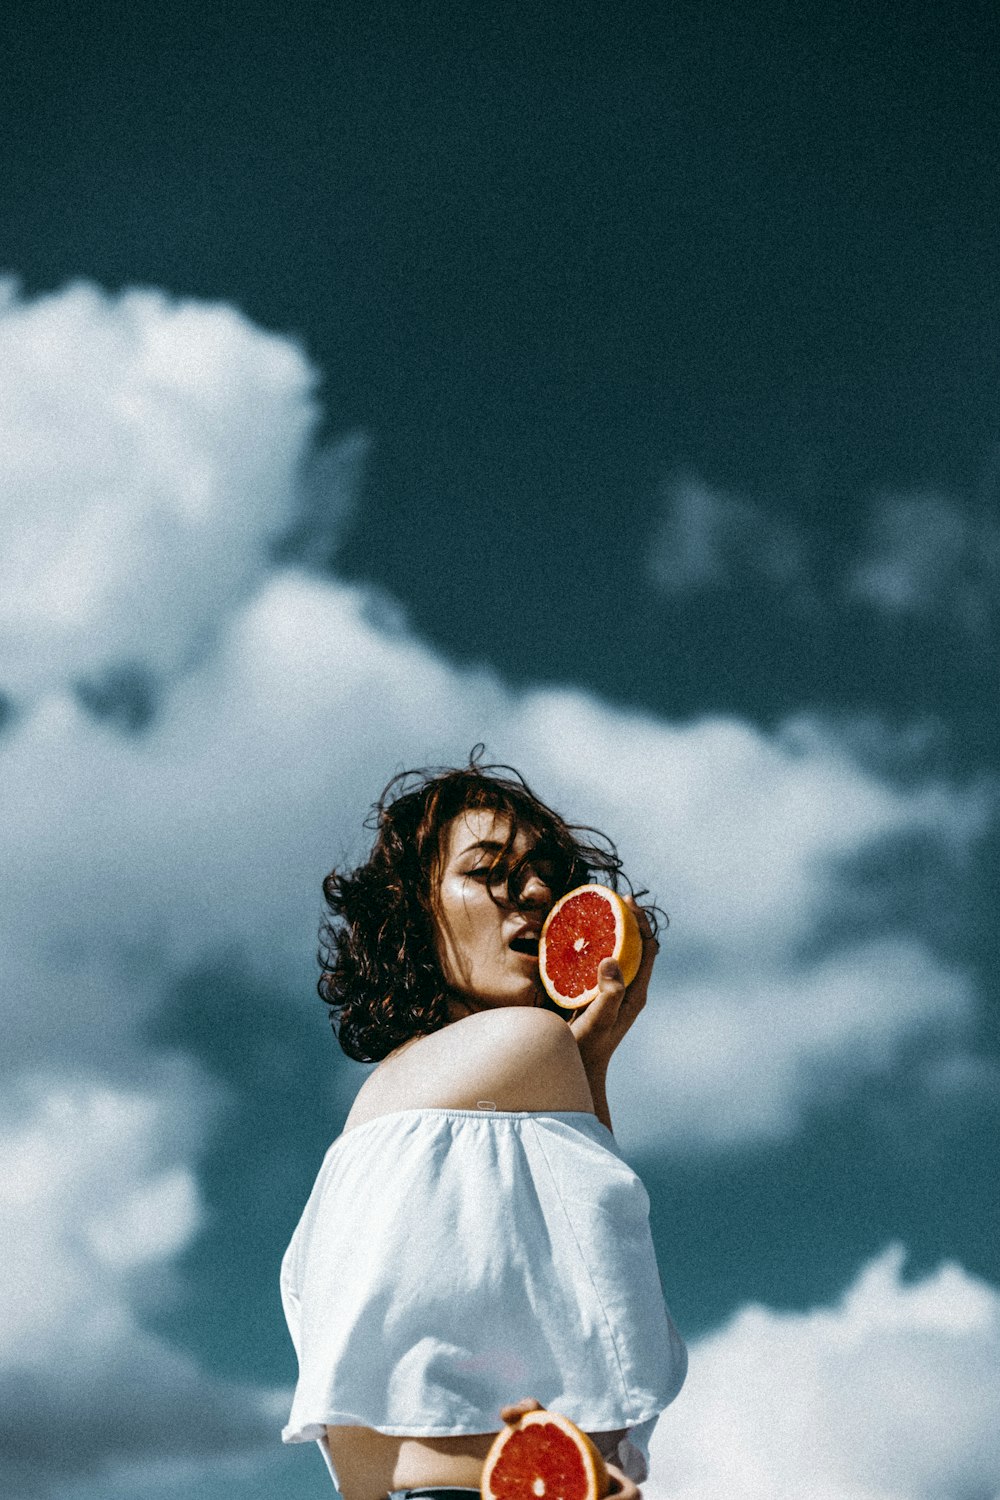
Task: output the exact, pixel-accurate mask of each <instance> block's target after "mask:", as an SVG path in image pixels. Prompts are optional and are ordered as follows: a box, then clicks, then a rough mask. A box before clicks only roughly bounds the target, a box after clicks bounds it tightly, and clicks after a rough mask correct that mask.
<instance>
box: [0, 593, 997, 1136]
mask: <svg viewBox="0 0 1000 1500" xmlns="http://www.w3.org/2000/svg"><path fill="white" fill-rule="evenodd" d="M479 738H485V739H486V740H487V742H488V744H489V746H490V748H491V751H493V752H494V753H496V754H498V755H500V756H501V757H504V758H508V759H511V760H512V761H513V762H514V763H515V764H517V765H520V766H522V767H523V768H524V770H525V772H526V773H527V774H528V776H529V778H530V779H531V780H532V781H533V782H534V783H536V784H537V787H538V789H539V790H540V791H541V793H542V794H543V795H545V796H547V797H548V798H550V800H552V801H553V802H554V803H555V804H556V805H558V806H560V807H562V808H563V809H565V810H566V811H567V813H568V814H569V815H570V816H573V817H575V818H578V819H580V820H584V821H590V822H595V823H597V824H598V826H604V827H607V828H608V829H610V830H613V831H614V833H615V834H616V835H617V836H618V837H619V839H620V843H621V848H622V852H623V854H624V856H625V858H626V868H627V869H628V871H629V872H630V873H631V874H632V875H633V878H634V879H635V880H636V881H641V882H642V883H643V884H645V885H648V886H650V887H651V888H652V889H653V891H654V892H655V893H656V894H657V895H658V896H659V897H660V899H661V900H662V901H663V902H664V903H665V904H666V905H667V907H668V908H669V910H670V913H671V917H672V922H673V925H672V928H671V931H670V934H669V937H668V940H667V943H666V945H665V951H664V955H663V958H662V959H661V965H660V973H661V975H662V980H661V983H660V986H659V987H658V989H657V991H656V993H655V995H654V998H653V1001H652V1002H651V1004H650V1007H649V1009H648V1012H647V1016H646V1017H644V1018H643V1022H642V1023H641V1026H642V1031H643V1035H644V1036H645V1038H646V1043H647V1047H648V1055H649V1056H650V1057H652V1056H653V1055H654V1054H656V1055H661V1056H666V1055H668V1054H671V1053H673V1051H674V1049H675V1048H676V1049H677V1052H678V1055H683V1056H684V1057H685V1059H686V1060H687V1062H688V1064H689V1068H690V1071H689V1072H688V1073H687V1074H686V1075H685V1082H684V1087H683V1089H681V1090H680V1094H682V1095H683V1097H684V1098H685V1100H687V1101H688V1105H689V1106H690V1110H689V1121H690V1122H691V1123H690V1124H689V1128H688V1129H687V1131H686V1132H685V1139H686V1140H687V1141H688V1142H689V1143H690V1142H691V1141H692V1140H694V1139H696V1138H698V1137H699V1136H700V1135H701V1136H703V1137H704V1138H707V1139H709V1140H711V1141H712V1142H717V1141H718V1139H719V1132H720V1129H723V1128H724V1134H725V1135H726V1136H727V1138H734V1137H735V1136H736V1135H737V1134H738V1132H739V1129H740V1128H743V1129H745V1130H747V1131H748V1132H749V1134H750V1135H753V1134H754V1133H757V1132H763V1133H765V1134H773V1133H774V1132H775V1131H776V1130H778V1129H780V1128H785V1129H789V1128H793V1127H794V1124H795V1123H796V1122H797V1120H798V1119H799V1118H800V1113H801V1109H802V1108H803V1107H804V1106H805V1105H806V1104H807V1103H808V1100H809V1099H810V1097H812V1096H813V1095H816V1094H819V1095H822V1094H823V1093H824V1091H825V1089H826V1088H827V1087H828V1085H829V1083H830V1081H831V1079H834V1080H840V1079H842V1078H843V1076H844V1074H845V1071H850V1069H851V1068H852V1067H857V1068H858V1069H860V1070H861V1071H862V1073H863V1072H865V1071H870V1070H872V1069H873V1068H874V1069H875V1070H880V1069H885V1068H887V1067H889V1066H891V1062H892V1059H893V1058H894V1057H895V1056H897V1055H898V1052H899V1049H900V1048H901V1047H902V1045H903V1044H904V1042H905V1041H906V1040H907V1039H913V1038H915V1037H920V1036H923V1035H926V1034H927V1032H928V1030H929V1028H931V1027H937V1028H938V1029H939V1030H941V1031H944V1032H945V1033H950V1034H951V1036H952V1038H953V1039H955V1038H957V1037H959V1036H960V1034H961V1031H962V1027H963V1025H964V1023H965V1022H966V1020H967V1018H968V1015H969V1010H970V1005H971V1001H970V994H969V985H968V981H967V980H966V979H964V978H963V977H962V976H960V975H955V974H952V973H948V972H945V971H944V970H943V969H941V968H940V966H936V965H935V962H934V959H933V957H932V956H931V955H929V954H927V953H926V952H924V951H923V950H922V949H918V948H916V947H915V946H914V945H913V944H912V943H911V942H909V941H908V940H904V938H902V937H901V936H899V935H892V934H885V935H884V940H883V942H882V944H881V946H880V945H879V944H878V943H875V944H874V946H870V947H869V948H867V949H864V950H861V951H858V950H855V949H852V947H851V946H850V944H848V945H846V946H843V947H842V948H841V949H838V948H832V949H831V947H830V945H829V942H827V943H826V945H825V946H824V947H821V948H820V949H818V950H817V951H815V952H813V949H815V947H816V941H817V934H818V933H819V932H820V931H821V929H822V927H823V925H824V924H826V925H827V926H830V925H831V924H832V925H834V926H835V925H836V923H837V918H838V914H840V915H841V916H842V917H849V916H850V915H851V907H852V902H853V901H854V900H855V897H854V895H853V891H852V885H851V877H850V874H849V872H848V871H846V869H845V865H844V861H845V860H846V859H848V857H849V856H852V855H855V854H857V853H858V852H859V851H862V850H864V849H866V848H870V847H874V846H878V844H879V843H880V842H882V841H885V840H887V839H891V838H894V837H900V836H903V835H907V834H921V835H922V836H924V837H926V838H927V839H929V840H931V841H932V843H933V844H934V845H935V846H936V847H937V850H938V854H937V857H938V859H939V861H940V862H941V863H942V866H943V867H945V868H947V867H948V866H949V863H950V861H951V860H952V858H953V857H954V856H955V855H957V854H961V852H962V851H963V850H965V849H966V848H967V847H968V846H969V844H970V842H971V841H972V840H973V839H974V838H975V837H976V835H977V834H978V833H979V832H980V831H981V829H982V827H983V826H984V824H985V823H986V822H987V820H988V817H989V814H990V802H989V798H988V796H987V795H986V793H984V792H981V791H960V790H956V789H954V788H951V787H949V786H947V785H945V784H943V783H939V782H932V783H930V784H928V785H925V786H919V785H918V786H916V787H908V788H901V787H899V786H894V785H892V784H891V783H889V782H886V781H884V780H882V779H880V778H879V777H878V776H877V775H875V774H874V773H873V772H871V771H867V770H864V769H862V768H861V767H860V766H859V765H858V764H857V763H856V762H854V761H853V760H852V759H851V757H850V755H849V753H848V752H847V751H846V750H844V748H843V747H842V746H841V745H840V744H839V743H838V741H837V739H836V737H835V736H832V735H830V734H825V733H824V732H823V730H822V728H821V727H820V726H818V725H815V724H813V725H804V724H800V725H791V726H788V727H786V729H785V730H784V731H782V732H780V733H778V734H776V735H766V734H764V733H762V732H759V731H756V730H753V729H751V728H750V727H749V726H747V725H744V724H740V723H737V722H733V721H713V720H708V721H703V722H700V723H696V724H691V725H687V726H683V727H679V728H678V727H674V726H671V725H667V724H664V723H662V722H658V721H656V720H654V719H651V718H648V717H641V716H638V715H627V714H623V713H622V712H621V711H619V710H615V709H612V708H610V707H608V706H606V705H602V704H600V703H598V702H596V701H595V700H593V699H592V698H589V697H588V696H586V695H584V694H581V693H569V692H565V693H550V692H544V693H542V692H539V693H529V694H526V695H517V694H512V693H510V692H509V691H508V690H506V689H504V688H503V687H502V686H501V685H500V684H498V682H497V681H496V680H495V679H494V678H492V677H491V676H490V675H489V674H486V673H483V672H466V673H462V672H456V671H455V670H453V669H452V668H450V667H448V666H446V665H445V664H444V663H442V662H441V661H440V659H439V658H437V657H436V656H435V655H434V653H433V652H431V651H430V650H429V649H427V648H426V647H423V646H421V645H419V644H417V643H416V642H414V641H413V640H412V639H410V638H408V637H407V636H405V635H400V634H390V633H388V632H386V631H385V630H384V629H382V628H381V627H379V626H378V625H375V624H372V623H371V622H370V621H369V620H368V619H367V618H366V611H365V596H364V594H363V593H362V592H360V591H356V590H347V589H344V588H342V587H338V586H336V585H334V584H332V583H329V582H324V581H322V580H320V579H317V578H311V577H309V576H307V575H305V574H302V573H298V572H285V573H277V574H273V575H272V576H271V577H270V579H269V580H268V582H267V584H266V586H265V587H263V588H262V589H261V590H260V591H259V592H258V594H257V595H256V596H255V597H254V598H253V599H252V600H251V601H249V602H248V603H247V605H246V606H245V607H244V608H243V609H242V610H241V611H238V612H236V613H235V614H233V615H232V617H231V619H230V622H229V625H228V627H227V631H226V634H225V636H224V638H223V640H222V642H221V644H220V649H219V651H218V652H217V654H216V656H215V657H214V658H213V659H212V660H211V661H210V662H206V663H205V664H203V665H202V667H201V668H199V669H197V670H195V671H192V672H189V673H188V674H187V675H186V676H185V678H184V679H183V681H182V682H180V683H178V684H177V685H176V686H175V689H174V691H173V693H172V695H171V698H170V701H169V705H168V707H167V708H166V709H165V711H164V713H163V715H162V718H161V720H160V722H158V723H157V724H156V725H155V726H154V727H153V729H152V730H151V731H150V732H149V733H148V734H147V735H146V736H144V737H143V738H142V739H140V740H137V739H135V738H132V737H125V736H122V735H119V734H117V733H115V732H114V731H113V730H112V729H111V728H109V727H108V726H106V725H99V724H94V723H93V722H92V721H90V720H89V719H88V718H87V716H86V715H85V714H84V713H83V712H82V710H80V709H79V708H78V707H76V706H74V705H72V704H68V703H66V702H65V701H60V700H55V699H53V700H50V702H49V703H48V704H47V705H45V706H44V707H43V708H42V709H40V710H39V711H38V712H37V713H36V714H35V715H34V716H33V717H31V718H29V719H28V720H26V721H25V722H24V723H23V724H22V725H21V727H20V728H19V729H18V730H17V731H16V732H15V733H14V734H13V735H11V736H10V737H9V738H8V743H7V748H6V753H5V773H6V775H5V789H6V797H7V798H8V799H9V809H10V816H9V822H8V824H7V831H6V835H5V843H6V852H7V856H8V860H9V861H10V863H11V865H12V867H15V868H17V869H18V870H19V872H20V878H19V881H18V882H17V883H16V884H12V885H10V886H7V887H5V888H4V889H2V890H0V928H2V929H3V930H5V931H6V932H7V933H8V934H9V935H10V936H9V937H8V940H7V941H8V946H9V948H10V950H11V951H12V952H13V953H14V954H16V955H17V956H18V965H19V970H20V972H21V974H22V976H23V983H22V990H21V994H20V996H19V997H18V999H17V1000H16V1001H15V1000H13V999H12V998H8V1001H7V1003H8V1004H9V1005H11V1006H12V1009H13V1016H12V1022H11V1033H12V1037H13V1038H14V1039H15V1040H16V1038H17V1036H18V1032H19V1029H20V1032H21V1034H22V1036H23V1039H24V1040H23V1045H24V1048H25V1050H27V1049H29V1048H30V1045H31V1038H32V1036H35V1035H37V1030H36V1029H35V1028H37V1027H38V1026H39V1025H41V1024H46V1025H48V1026H49V1027H50V1028H51V1026H52V1020H51V1019H48V1020H46V1021H45V1022H44V1023H43V1021H42V1018H43V1017H48V1018H52V1017H54V1016H55V1015H56V1014H59V1015H60V1016H61V1017H63V1019H62V1020H61V1023H60V1032H61V1036H60V1040H59V1042H58V1043H56V1044H55V1045H57V1046H60V1047H62V1048H64V1049H66V1052H67V1053H72V1054H74V1055H77V1056H85V1057H90V1058H92V1059H96V1057H97V1056H98V1055H99V1054H100V1051H101V1050H102V1049H105V1048H106V1046H107V1041H108V1037H109V1035H114V1034H116V1033H115V1029H116V1028H117V1039H118V1045H119V1050H123V1049H124V1046H125V1043H126V1042H127V1038H128V1035H129V1034H130V1032H131V1033H132V1034H133V1035H134V1034H135V1029H136V1028H137V1027H138V1026H139V1025H140V1023H141V1022H142V1020H143V1019H144V1017H146V1016H148V1015H149V1013H150V1011H151V1010H152V1009H155V1007H156V1005H157V1003H158V1000H159V995H160V993H161V988H160V987H161V986H162V983H163V982H164V980H165V979H166V978H169V977H170V976H171V975H173V974H174V973H176V972H177V971H178V970H180V969H183V968H184V967H186V966H188V965H190V964H193V963H195V962H197V961H198V960H199V959H201V958H203V957H204V956H205V955H206V954H210V953H212V952H217V951H219V950H221V949H226V950H227V951H229V952H234V953H237V954H239V955H240V959H241V961H242V962H244V963H245V964H246V965H247V967H248V968H249V969H250V970H256V971H257V972H258V973H260V974H263V975H264V976H266V977H268V978H270V979H272V980H278V981H280V982H282V983H285V984H287V985H289V986H291V987H294V988H297V989H298V990H299V992H300V993H301V994H302V995H303V997H304V998H305V997H307V996H308V997H310V998H311V995H312V983H313V977H314V976H313V968H312V964H313V940H314V935H315V923H316V919H317V916H318V910H319V879H320V877H321V875H322V873H323V872H324V871H325V869H326V868H328V866H329V865H330V864H332V863H333V862H335V861H337V860H338V859H340V858H341V857H343V858H356V857H358V856H359V855H360V854H361V853H362V852H363V848H364V844H363V838H364V835H363V833H362V830H361V821H362V818H363V816H364V813H365V811H366V810H367V806H368V804H369V802H370V800H371V799H372V797H373V796H374V795H375V793H376V792H377V791H378V789H379V787H380V784H381V783H382V781H383V779H384V778H386V777H387V776H388V775H389V774H391V772H392V771H393V770H394V769H397V768H399V767H400V766H402V765H406V764H408V763H409V764H413V763H418V764H419V763H421V762H425V761H430V762H437V761H445V762H448V761H455V760H461V759H462V758H463V757H464V755H465V754H467V752H468V749H469V747H470V745H471V744H473V743H474V742H475V741H476V740H477V739H479ZM41 912H43V913H44V925H40V924H39V920H38V914H39V913H41ZM810 953H811V954H812V956H808V955H809V954H810ZM140 976H141V977H140ZM102 984H103V985H105V986H106V992H105V993H104V994H103V995H102ZM77 985H80V986H82V993H83V994H85V995H86V994H89V996H90V1001H91V1005H90V1008H89V1009H74V1010H71V1011H70V1013H69V1014H68V1015H67V1014H66V1009H65V1004H64V995H65V994H67V993H73V992H74V988H75V986H77ZM25 989H26V990H27V992H28V993H29V994H30V995H31V997H32V1000H33V1006H32V1012H31V1016H30V1019H29V1018H28V1017H27V1016H26V1012H25V1007H24V1004H23V994H24V991H25ZM137 990H139V991H140V993H139V994H136V991H137ZM760 1027H763V1028H764V1030H763V1033H762V1034H758V1028H760ZM702 1031H703V1034H704V1035H706V1036H707V1035H709V1034H712V1035H713V1036H715V1037H716V1044H715V1046H714V1047H713V1048H708V1047H707V1046H704V1045H702V1044H701V1043H700V1042H699V1040H698V1039H699V1035H700V1034H702ZM638 1032H639V1028H637V1034H638ZM654 1038H655V1043H656V1044H655V1047H654V1046H651V1045H648V1044H650V1043H651V1042H652V1041H653V1039H654ZM748 1048H752V1050H753V1051H754V1054H755V1055H756V1057H757V1066H756V1068H755V1069H754V1070H753V1074H752V1076H751V1077H749V1078H748V1080H747V1083H746V1093H745V1095H744V1096H743V1097H742V1098H740V1096H738V1095H735V1094H734V1095H733V1096H732V1103H731V1109H730V1113H729V1116H728V1123H727V1124H726V1125H725V1126H724V1127H723V1125H722V1121H721V1120H720V1118H719V1117H718V1116H717V1114H716V1111H715V1105H716V1103H717V1100H718V1095H719V1089H720V1086H722V1084H721V1082H720V1080H721V1076H722V1075H721V1073H720V1059H723V1058H727V1059H734V1060H735V1059H738V1058H743V1057H745V1056H746V1055H747V1051H748ZM669 1071H670V1069H669V1068H668V1069H667V1072H669ZM699 1100H700V1101H701V1105H700V1106H699V1107H695V1105H696V1104H697V1101H699ZM625 1108H626V1110H630V1109H632V1106H630V1105H627V1104H626V1105H625ZM733 1110H735V1113H733ZM639 1118H640V1116H639V1113H636V1115H635V1121H634V1124H635V1128H636V1129H638V1128H639ZM641 1118H642V1122H643V1123H642V1131H643V1135H644V1138H646V1139H650V1138H652V1139H654V1140H655V1139H660V1140H663V1141H668V1142H669V1141H674V1142H676V1141H677V1140H678V1136H677V1134H676V1132H675V1130H674V1128H673V1127H674V1124H675V1121H674V1119H673V1118H671V1117H670V1116H669V1112H667V1114H666V1115H664V1116H663V1117H662V1118H661V1119H657V1117H656V1116H654V1115H653V1114H652V1113H651V1112H650V1109H649V1108H648V1107H647V1108H646V1109H645V1110H644V1111H642V1113H641ZM697 1122H701V1124H700V1125H699V1124H698V1123H697Z"/></svg>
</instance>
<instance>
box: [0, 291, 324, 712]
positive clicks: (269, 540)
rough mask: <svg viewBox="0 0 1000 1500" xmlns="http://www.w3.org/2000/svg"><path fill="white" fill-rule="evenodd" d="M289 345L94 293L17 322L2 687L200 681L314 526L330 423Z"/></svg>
mask: <svg viewBox="0 0 1000 1500" xmlns="http://www.w3.org/2000/svg"><path fill="white" fill-rule="evenodd" d="M314 384H315V375H314V372H313V371H312V370H311V368H310V367H309V365H308V363H307V362H306V360H305V358H304V357H303V355H302V354H301V352H300V351H299V350H298V348H297V347H296V346H295V345H294V344H292V343H290V342H289V340H288V339H284V338H278V337H276V336H274V335H271V334H266V333H263V332H262V331H261V330H260V329H257V328H255V327H253V325H252V324H250V323H249V322H248V321H247V320H246V319H245V318H243V317H242V316H241V315H240V314H239V313H237V312H236V311H235V310H233V309H231V308H228V307H224V306H218V305H216V306H208V305H205V304H203V303H194V302H181V301H173V300H171V299H169V298H167V297H166V296H164V295H163V294H162V293H159V292H151V291H131V292H125V293H122V294H121V295H119V296H117V297H112V296H108V295H106V294H104V293H102V292H100V291H99V290H97V289H96V288H95V287H93V286H89V285H86V284H82V283H78V284H76V285H74V286H70V287H68V288H67V289H65V290H64V291H61V292H58V293H54V294H52V295H50V296H46V297H40V298H38V299H36V300H34V301H21V300H20V299H18V298H17V296H16V295H13V294H12V293H11V289H10V288H8V295H7V298H6V300H5V302H4V304H3V305H2V306H0V493H3V494H4V495H5V496H6V497H7V501H6V505H5V519H4V538H3V548H2V550H0V688H3V689H4V690H6V691H8V692H11V693H13V694H15V695H24V694H28V695H32V694H34V693H36V692H38V691H39V690H41V689H44V688H47V687H51V686H52V685H54V684H58V685H61V684H64V683H66V682H67V681H72V680H75V679H81V678H90V677H94V676H97V677H99V676H100V675H101V674H102V673H104V672H106V671H107V670H108V669H118V670H121V668H122V665H123V664H125V665H126V666H127V667H129V668H130V669H131V670H132V671H133V672H140V673H141V672H148V673H151V674H152V675H153V676H158V675H160V674H163V673H170V672H173V671H174V670H176V669H177V668H178V667H180V666H183V665H185V664H186V663H187V662H188V661H189V660H190V659H191V658H192V656H194V655H196V654H197V653H198V652H199V651H200V650H201V649H203V648H204V647H205V645H206V643H207V641H208V640H210V639H211V637H212V636H213V635H214V633H215V630H216V628H217V626H218V622H219V620H220V618H221V617H223V616H224V615H225V613H226V611H227V610H228V609H230V608H231V607H232V606H233V605H234V604H236V603H237V602H238V601H239V600H240V599H242V598H244V597H245V596H246V594H247V593H248V592H249V591H250V590H251V589H252V588H253V587H254V585H255V584H256V582H257V581H258V580H259V578H260V576H261V573H262V571H263V569H264V567H265V566H266V562H267V554H268V548H269V547H270V546H271V545H272V544H273V542H274V540H275V539H276V538H277V537H278V536H279V535H280V534H281V533H283V532H284V531H285V529H286V528H287V527H288V525H289V523H290V521H291V520H292V518H293V516H294V515H295V499H296V497H295V476H296V468H297V465H298V463H299V460H300V458H301V456H302V453H303V451H304V447H305V444H306V441H307V439H308V438H309V436H310V434H311V432H312V429H313V427H314V424H315V421H316V418H317V407H316V404H315V402H314V400H313V395H312V392H313V387H314Z"/></svg>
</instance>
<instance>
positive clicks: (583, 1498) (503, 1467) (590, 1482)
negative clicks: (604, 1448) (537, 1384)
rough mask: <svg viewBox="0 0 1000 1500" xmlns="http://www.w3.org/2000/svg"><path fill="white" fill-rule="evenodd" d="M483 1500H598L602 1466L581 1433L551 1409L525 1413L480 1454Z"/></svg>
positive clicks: (603, 1488)
mask: <svg viewBox="0 0 1000 1500" xmlns="http://www.w3.org/2000/svg"><path fill="white" fill-rule="evenodd" d="M480 1488H481V1491H482V1497H483V1500H604V1496H605V1495H606V1494H607V1493H608V1490H609V1488H610V1482H609V1476H608V1470H607V1465H606V1464H605V1462H604V1459H603V1458H602V1457H601V1455H600V1453H599V1452H598V1451H597V1449H596V1448H595V1447H594V1444H593V1443H592V1442H591V1441H590V1438H589V1437H588V1436H587V1434H586V1433H585V1432H581V1431H580V1429H579V1427H576V1426H574V1424H573V1423H572V1422H571V1421H570V1420H569V1418H568V1417H563V1416H560V1414H559V1413H558V1412H555V1411H529V1412H528V1413H527V1415H526V1416H523V1417H521V1419H520V1420H519V1421H518V1422H516V1423H515V1424H514V1425H513V1426H508V1427H505V1428H504V1429H503V1431H502V1432H499V1433H498V1434H497V1437H496V1441H495V1442H494V1444H493V1446H492V1448H491V1449H490V1451H489V1453H488V1454H487V1455H486V1461H485V1463H484V1464H483V1473H482V1479H481V1481H480Z"/></svg>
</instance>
